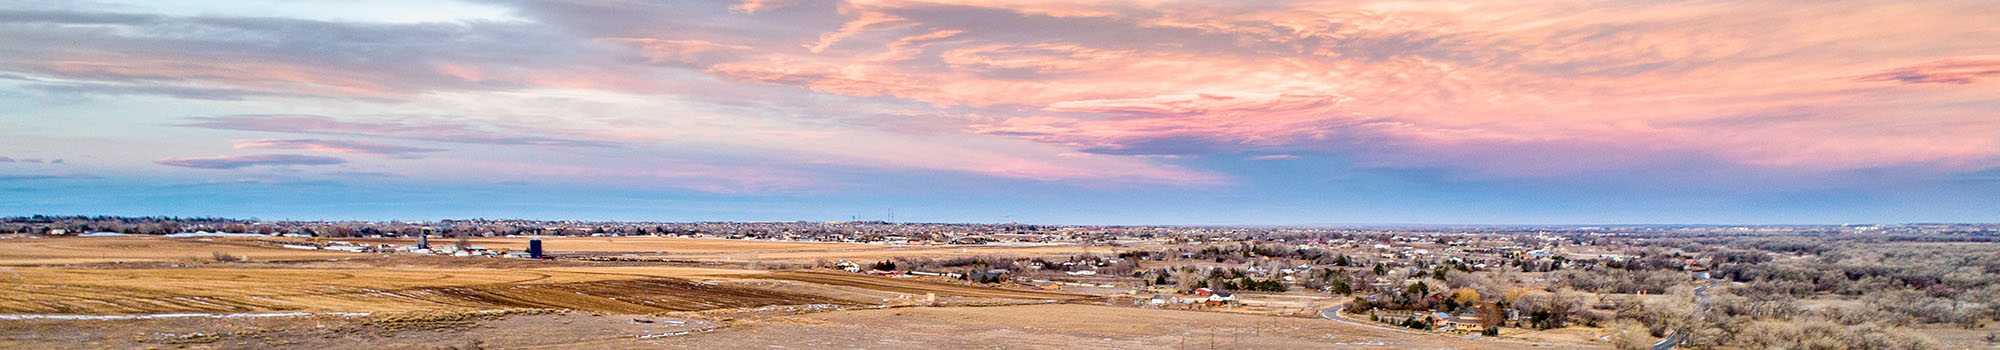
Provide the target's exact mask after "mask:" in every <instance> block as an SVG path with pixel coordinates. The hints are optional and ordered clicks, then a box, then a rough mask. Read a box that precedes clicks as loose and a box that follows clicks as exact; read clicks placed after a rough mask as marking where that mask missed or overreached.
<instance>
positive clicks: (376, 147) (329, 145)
mask: <svg viewBox="0 0 2000 350" xmlns="http://www.w3.org/2000/svg"><path fill="white" fill-rule="evenodd" d="M235 143H236V145H235V148H236V149H297V150H308V151H317V152H330V153H346V154H365V155H373V156H383V157H391V158H412V157H413V154H415V153H424V152H437V151H442V150H441V149H436V148H422V147H408V146H397V145H390V144H381V143H374V142H363V141H347V140H317V139H255V140H236V141H235Z"/></svg>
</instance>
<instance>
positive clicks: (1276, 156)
mask: <svg viewBox="0 0 2000 350" xmlns="http://www.w3.org/2000/svg"><path fill="white" fill-rule="evenodd" d="M1294 159H1299V156H1295V155H1290V154H1272V155H1262V156H1256V157H1250V158H1243V160H1248V161H1253V162H1254V161H1266V160H1294Z"/></svg>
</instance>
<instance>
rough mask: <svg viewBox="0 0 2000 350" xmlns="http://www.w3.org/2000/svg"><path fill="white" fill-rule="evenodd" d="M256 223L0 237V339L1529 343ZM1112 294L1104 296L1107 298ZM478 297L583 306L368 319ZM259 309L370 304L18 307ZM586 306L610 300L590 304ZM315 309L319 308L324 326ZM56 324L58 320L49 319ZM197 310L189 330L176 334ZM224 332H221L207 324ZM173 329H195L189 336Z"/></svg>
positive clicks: (873, 254)
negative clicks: (284, 229) (490, 254)
mask: <svg viewBox="0 0 2000 350" xmlns="http://www.w3.org/2000/svg"><path fill="white" fill-rule="evenodd" d="M267 240H274V239H271V238H215V239H208V240H202V239H185V238H183V239H168V238H158V237H93V238H45V239H21V238H16V239H7V240H0V262H13V265H12V266H0V315H12V316H9V318H21V317H27V319H13V320H6V319H0V347H14V346H25V347H35V346H42V345H48V344H98V345H101V347H110V348H134V347H144V346H155V345H174V346H179V345H188V347H189V348H243V347H260V346H296V345H310V344H348V345H353V344H372V345H379V346H381V347H391V348H395V347H405V348H438V347H441V346H458V345H454V344H457V343H458V342H463V341H473V340H482V339H484V340H492V341H496V342H501V343H504V344H517V345H520V346H527V347H531V348H532V347H549V348H635V347H640V348H657V347H699V348H742V347H758V348H766V347H790V348H797V347H805V348H828V347H833V348H886V349H929V348H967V347H979V348H1049V347H1057V348H1071V347H1101V348H1140V349H1145V348H1155V349H1164V348H1182V347H1199V346H1198V345H1206V346H1214V347H1232V348H1248V347H1256V348H1326V347H1334V348H1382V347H1389V348H1442V347H1451V348H1459V349H1483V348H1520V347H1525V345H1527V344H1525V343H1508V342H1507V341H1498V342H1496V341H1475V340H1466V339H1457V338H1451V337H1437V336H1411V335H1409V334H1403V333H1397V332H1386V331H1382V330H1378V329H1370V328H1367V327H1359V326H1354V325H1345V324H1341V323H1337V322H1332V321H1328V320H1321V319H1315V318H1299V317H1274V316H1265V315H1251V314H1243V313H1223V312H1198V311H1169V310H1154V309H1138V308H1129V307H1106V306H1092V305H1087V304H1100V303H1105V302H1106V301H1104V300H1105V298H1106V297H1105V296H1104V295H1091V294H1078V293H1077V292H1074V291H1069V292H1053V291H1041V290H1027V289H1009V288H991V287H982V286H974V285H964V284H949V283H933V282H930V281H925V280H923V279H921V278H886V277H876V276H868V275H861V274H852V273H844V272H832V271H826V270H810V271H799V270H789V271H763V270H748V269H735V268H719V267H715V266H731V265H729V264H711V265H704V266H710V267H688V266H674V265H669V264H666V263H663V262H646V261H636V262H634V261H617V262H596V261H586V260H558V261H539V260H522V259H503V258H483V257H457V258H455V257H441V256H418V255H412V254H355V253H338V252H329V251H312V250H294V249H279V248H266V246H264V244H266V243H265V242H259V241H267ZM525 242H526V239H525V238H505V239H482V240H476V241H475V244H480V245H485V246H488V247H491V248H515V247H510V246H509V245H516V244H517V245H519V246H522V247H525ZM434 243H436V242H434ZM544 244H545V246H546V247H548V248H549V249H550V250H552V251H565V250H567V251H571V252H579V253H588V254H618V255H624V254H638V255H648V256H659V257H671V258H672V259H674V260H711V261H745V260H760V261H761V260H764V259H772V260H785V261H812V260H820V259H849V260H856V261H871V260H878V259H885V258H890V257H930V258H947V257H954V256H989V255H1011V256H1064V255H1070V254H1079V253H1092V254H1112V253H1113V252H1115V251H1117V250H1120V249H1123V248H1116V247H1103V246H1099V247H1075V246H1036V247H923V246H879V245H854V244H825V243H787V242H764V241H733V240H705V239H676V238H652V237H643V238H611V239H606V238H603V237H597V238H551V239H545V240H544ZM647 250H650V251H653V252H666V253H653V252H646V251H647ZM212 252H224V253H227V254H231V255H240V256H247V257H249V258H250V259H251V260H252V261H250V262H217V261H214V259H213V258H212V257H210V255H211V254H212ZM341 258H345V259H341ZM110 262H123V263H110ZM926 294H935V295H936V296H937V297H938V298H937V304H936V305H1008V304H1015V305H1016V306H987V307H915V308H908V307H895V308H889V309H877V308H880V307H892V306H911V305H930V303H929V302H927V301H924V300H925V299H926V298H925V295H926ZM1100 294H1101V293H1100ZM1309 299H1310V300H1309ZM1259 300H1260V301H1259V302H1258V303H1256V305H1246V306H1244V307H1243V309H1245V310H1249V309H1264V308H1279V309H1297V310H1312V309H1316V308H1317V307H1318V306H1317V302H1319V301H1321V300H1317V299H1312V298H1307V299H1298V300H1293V299H1288V298H1283V296H1268V297H1266V298H1262V299H1259ZM1117 301H1122V300H1114V301H1112V302H1117ZM1018 304H1034V305H1018ZM1127 304H1129V301H1128V302H1127ZM1121 305H1122V304H1121ZM479 310H574V311H587V312H588V313H585V314H587V316H588V317H583V316H550V315H541V314H528V315H527V316H518V317H516V316H509V317H488V316H476V317H472V318H473V319H470V320H458V319H456V318H454V319H452V320H446V321H440V322H443V323H442V324H444V325H449V326H451V329H448V330H428V331H410V330H394V329H385V328H383V326H382V324H383V322H385V321H384V320H391V321H393V320H399V319H409V318H411V317H418V318H423V317H431V316H421V315H434V314H437V313H444V314H448V315H449V314H457V315H485V314H482V313H477V312H475V311H479ZM835 310H841V311H835ZM277 312H312V313H354V312H359V313H370V314H371V316H352V318H340V317H348V316H338V315H334V314H320V315H318V316H309V317H303V318H297V319H294V318H287V317H279V318H246V319H239V318H208V317H191V318H176V319H130V320H64V319H45V318H36V317H42V316H48V315H156V314H200V315H218V314H222V315H226V314H260V313H277ZM600 314H602V315H607V316H608V317H609V318H602V317H599V316H597V315H600ZM1266 314H1270V313H1266ZM1306 314H1310V312H1306ZM412 315H417V316H412ZM641 315H672V316H668V317H683V318H692V319H705V320H712V321H715V322H716V323H714V325H715V327H710V328H715V329H716V330H715V331H714V332H712V333H711V332H695V333H691V334H685V335H677V336H673V337H663V338H637V337H635V336H636V335H644V334H646V333H650V332H662V331H665V330H663V329H667V328H673V327H667V328H660V327H655V326H651V325H647V324H642V323H629V324H628V323H625V321H621V318H623V319H628V320H629V319H631V318H635V317H652V316H641ZM447 321H448V322H447ZM426 322H428V321H426ZM635 322H636V321H635ZM585 324H588V325H590V326H589V327H593V328H590V329H591V331H587V332H578V333H574V334H570V333H562V334H550V335H545V336H527V337H524V336H521V335H520V334H516V333H509V332H493V331H486V330H484V329H486V327H496V326H501V325H512V326H524V325H531V326H533V327H535V328H549V327H557V328H570V327H578V326H579V325H585ZM688 324H693V323H688ZM328 325H335V326H332V327H334V328H326V327H329V326H328ZM476 325H486V326H476ZM663 326H664V325H663ZM160 327H170V328H174V330H175V332H162V331H159V329H161V328H160ZM716 327H719V328H716ZM58 329H59V330H61V331H52V330H58ZM195 329H198V330H202V331H200V332H199V333H187V330H195ZM680 329H686V328H685V327H682V328H680ZM706 329H708V328H703V330H706ZM222 331H228V333H215V332H222ZM634 333H638V334H634ZM133 334H139V335H138V336H133ZM189 334H200V335H199V336H198V337H196V338H187V337H189V336H190V335H189ZM188 341H199V342H198V343H187V342H188ZM530 344H534V345H530ZM141 345H144V346H141ZM496 345H498V344H494V343H487V345H485V346H496ZM1545 346H1546V345H1545ZM501 347H506V346H501ZM1559 347H1560V346H1559Z"/></svg>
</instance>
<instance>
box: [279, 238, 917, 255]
mask: <svg viewBox="0 0 2000 350" xmlns="http://www.w3.org/2000/svg"><path fill="white" fill-rule="evenodd" d="M278 239H283V240H297V241H317V242H328V241H347V242H366V243H390V244H398V245H412V244H417V240H416V239H409V238H278ZM531 239H540V240H542V249H543V250H546V251H549V252H552V253H648V254H651V253H656V252H669V253H730V252H782V251H801V250H805V251H818V250H837V249H867V248H876V247H881V246H879V245H867V244H852V243H818V242H778V241H755V240H739V239H705V238H673V237H534V238H530V237H491V238H488V237H480V238H469V239H467V243H471V244H472V245H475V246H481V247H486V248H489V249H507V250H513V251H520V250H525V249H528V240H531ZM452 242H455V240H454V239H448V238H441V237H431V244H433V245H442V244H449V243H452Z"/></svg>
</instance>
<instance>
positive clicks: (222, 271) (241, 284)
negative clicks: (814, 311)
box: [0, 268, 849, 314]
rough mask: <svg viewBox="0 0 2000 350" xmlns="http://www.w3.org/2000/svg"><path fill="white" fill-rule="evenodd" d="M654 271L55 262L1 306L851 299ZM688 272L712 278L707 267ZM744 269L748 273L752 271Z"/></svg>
mask: <svg viewBox="0 0 2000 350" xmlns="http://www.w3.org/2000/svg"><path fill="white" fill-rule="evenodd" d="M675 271H677V270H676V269H674V268H658V269H652V271H647V272H646V273H634V272H632V271H624V270H618V271H610V272H604V273H594V272H587V271H581V270H538V269H448V270H447V269H418V270H406V269H379V268H377V269H287V268H200V269H54V268H17V269H13V271H12V273H11V274H8V275H6V276H0V278H4V279H5V280H6V282H5V283H0V313H9V314H151V313H245V312H283V311H305V312H399V311H421V310H438V309H501V308H563V309H575V310H589V311H606V312H627V313H651V312H662V311H688V310H705V309H716V308H730V307H748V306H762V305H790V304H812V303H849V302H847V301H841V300H833V299H829V298H823V297H816V296H812V295H808V294H800V293H787V292H781V291H773V290H764V289H756V288H744V287H737V286H732V285H728V284H715V283H702V282H694V281H690V280H684V279H678V278H672V277H669V276H674V275H676V274H675V273H674V272H675ZM690 272H691V273H690V275H695V276H713V275H712V274H711V273H712V271H710V270H708V269H693V270H691V271H690ZM755 273H756V272H754V271H744V273H743V274H742V275H745V276H748V275H754V274H755Z"/></svg>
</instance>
